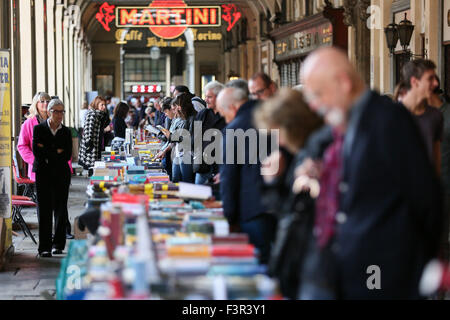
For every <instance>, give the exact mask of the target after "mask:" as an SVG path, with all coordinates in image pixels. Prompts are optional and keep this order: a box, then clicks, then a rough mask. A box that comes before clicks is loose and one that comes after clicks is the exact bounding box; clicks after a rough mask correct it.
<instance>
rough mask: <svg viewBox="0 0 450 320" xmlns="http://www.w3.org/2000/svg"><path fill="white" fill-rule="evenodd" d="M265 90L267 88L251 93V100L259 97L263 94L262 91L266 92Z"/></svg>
mask: <svg viewBox="0 0 450 320" xmlns="http://www.w3.org/2000/svg"><path fill="white" fill-rule="evenodd" d="M266 89H267V87H264V88H262V89H259V90H258V91H255V92H253V93H251V94H250V95H251V96H252V97H253V98H258V97H259V96H261V95H262V94H263V93H264V91H266Z"/></svg>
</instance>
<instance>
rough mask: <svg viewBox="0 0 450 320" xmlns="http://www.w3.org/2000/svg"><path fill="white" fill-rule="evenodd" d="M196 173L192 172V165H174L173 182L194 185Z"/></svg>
mask: <svg viewBox="0 0 450 320" xmlns="http://www.w3.org/2000/svg"><path fill="white" fill-rule="evenodd" d="M194 179H195V178H194V172H193V171H192V164H185V163H180V164H175V163H174V164H173V165H172V182H174V183H177V182H187V183H194V181H195V180H194Z"/></svg>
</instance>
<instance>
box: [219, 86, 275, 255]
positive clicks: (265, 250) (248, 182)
mask: <svg viewBox="0 0 450 320" xmlns="http://www.w3.org/2000/svg"><path fill="white" fill-rule="evenodd" d="M255 105H256V101H248V95H247V93H246V92H245V91H243V90H242V89H239V88H225V89H224V90H222V91H221V92H220V93H219V95H218V97H217V107H218V111H219V113H220V114H221V115H222V116H223V117H224V118H225V121H226V122H227V123H228V125H227V126H226V127H225V129H224V137H223V145H224V148H223V150H224V152H223V162H224V163H223V164H222V165H220V169H219V170H220V194H221V199H222V202H223V210H224V214H225V216H226V217H227V219H228V222H229V224H230V226H231V227H232V229H233V230H240V231H242V232H244V233H247V234H248V235H249V239H250V242H251V243H252V244H253V245H255V247H256V248H258V249H259V251H260V262H261V263H267V261H268V259H269V256H270V246H271V242H272V240H273V236H274V228H275V224H274V220H273V218H272V217H271V216H269V215H268V214H266V213H265V209H264V207H263V205H262V202H261V188H262V177H261V163H260V159H257V157H258V155H259V141H250V140H251V139H247V138H246V139H245V142H243V141H242V140H241V139H239V138H237V135H239V130H243V132H246V131H247V130H249V129H250V130H252V129H253V130H254V127H253V125H252V119H253V118H252V113H253V110H254V108H255ZM241 132H242V131H241ZM256 136H257V135H256ZM257 139H258V138H257ZM229 154H232V155H231V157H230V156H229ZM240 155H245V156H244V157H240ZM229 158H230V159H229ZM240 159H241V160H240ZM239 160H240V161H239ZM242 160H244V161H242Z"/></svg>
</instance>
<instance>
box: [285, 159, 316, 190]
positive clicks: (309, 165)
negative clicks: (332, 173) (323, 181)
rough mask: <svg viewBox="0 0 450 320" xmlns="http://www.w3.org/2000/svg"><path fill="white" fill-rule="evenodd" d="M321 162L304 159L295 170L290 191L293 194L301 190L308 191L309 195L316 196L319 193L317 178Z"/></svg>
mask: <svg viewBox="0 0 450 320" xmlns="http://www.w3.org/2000/svg"><path fill="white" fill-rule="evenodd" d="M321 171H322V170H321V163H320V162H318V161H313V160H312V159H306V160H305V161H304V162H303V163H302V164H301V165H300V166H299V167H298V168H297V169H296V170H295V181H294V185H293V186H292V191H293V192H294V193H295V194H299V193H301V192H309V193H310V195H311V197H313V198H317V197H318V196H319V194H320V185H319V181H318V180H319V178H320V175H321V173H322V172H321Z"/></svg>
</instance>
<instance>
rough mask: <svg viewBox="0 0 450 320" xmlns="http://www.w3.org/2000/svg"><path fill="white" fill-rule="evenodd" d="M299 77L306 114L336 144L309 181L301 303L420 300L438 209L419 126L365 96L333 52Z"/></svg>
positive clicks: (387, 103)
mask: <svg viewBox="0 0 450 320" xmlns="http://www.w3.org/2000/svg"><path fill="white" fill-rule="evenodd" d="M301 74H302V75H303V79H302V80H303V84H304V90H305V94H306V96H307V99H308V101H309V103H310V105H311V107H312V108H314V109H315V110H318V112H320V113H321V114H322V115H323V116H324V118H325V120H326V121H327V122H328V123H329V124H331V125H332V126H333V128H334V130H335V132H336V136H335V141H334V142H333V144H332V145H331V146H330V147H329V148H328V149H327V151H326V153H325V155H324V161H323V167H322V168H318V169H319V170H316V171H318V174H317V172H316V177H314V173H310V174H309V176H311V179H316V180H319V181H320V192H319V195H318V198H317V200H316V219H315V226H314V236H315V243H316V245H315V247H316V249H313V250H310V251H309V252H308V256H307V258H306V259H305V265H304V266H303V272H302V287H301V290H300V293H299V297H300V298H301V299H420V298H422V296H421V294H420V293H419V281H420V275H421V273H422V271H423V268H424V266H425V265H426V264H427V263H428V262H429V261H430V260H431V259H433V258H434V257H436V256H437V254H438V251H439V247H440V240H441V234H442V233H441V230H442V211H441V209H442V208H441V199H440V186H439V183H438V180H437V179H436V175H435V172H434V171H433V168H432V166H431V163H430V160H429V158H428V156H427V153H426V151H425V146H424V143H423V138H422V137H421V134H420V131H419V128H418V126H417V125H416V123H415V121H414V120H413V118H412V116H411V114H410V113H409V112H408V111H407V110H406V109H405V108H399V107H398V106H396V105H395V104H394V103H393V102H392V100H390V99H388V98H386V97H381V96H380V95H379V94H378V93H376V92H373V91H370V90H369V89H367V88H366V86H365V84H364V82H363V81H362V79H361V77H360V75H359V74H358V73H357V72H356V71H355V69H354V67H353V66H352V64H351V63H350V61H349V60H348V57H347V55H346V53H345V52H343V51H341V50H339V49H336V48H325V49H319V50H317V51H315V52H314V53H313V54H311V55H310V56H309V57H308V58H307V59H306V60H305V62H304V64H303V66H302V70H301ZM381 163H382V164H383V165H380V164H381ZM305 164H306V163H305ZM305 172H307V170H304V171H303V172H302V173H300V174H299V177H298V179H299V178H303V177H304V176H306V178H308V174H306V173H305ZM411 172H414V174H411ZM374 265H375V266H376V267H377V268H379V270H381V272H382V274H381V275H380V276H381V278H382V287H381V288H380V289H381V290H376V289H377V288H379V283H378V282H377V281H373V282H372V283H370V284H369V285H368V277H369V276H370V272H372V274H373V271H370V269H368V268H369V266H374ZM368 270H369V271H368ZM368 272H369V276H368ZM374 279H375V278H374ZM400 283H401V285H400ZM369 286H370V287H369ZM371 287H373V288H374V290H370V289H371Z"/></svg>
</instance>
